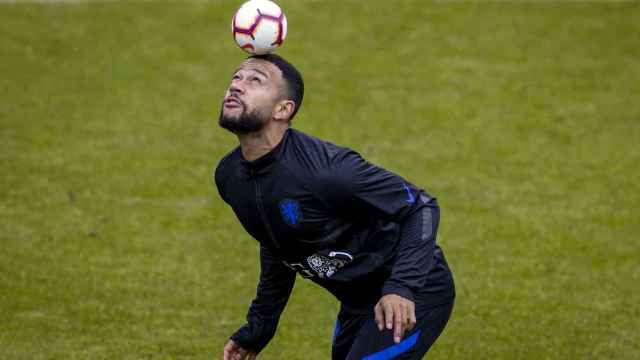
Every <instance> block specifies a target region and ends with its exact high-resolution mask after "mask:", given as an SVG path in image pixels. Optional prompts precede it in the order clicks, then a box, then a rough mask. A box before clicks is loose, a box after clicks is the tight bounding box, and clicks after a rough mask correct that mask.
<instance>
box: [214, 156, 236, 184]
mask: <svg viewBox="0 0 640 360" xmlns="http://www.w3.org/2000/svg"><path fill="white" fill-rule="evenodd" d="M239 161H240V147H239V146H238V147H236V148H234V149H233V150H231V151H230V152H229V153H227V154H226V155H225V156H223V157H222V159H220V161H219V162H218V165H217V166H216V168H215V170H214V174H213V176H214V179H215V181H216V185H217V186H218V189H219V190H220V189H221V186H222V184H223V180H224V179H225V178H228V175H229V174H230V172H231V171H233V169H234V168H237V167H236V166H235V165H237V164H238V163H239Z"/></svg>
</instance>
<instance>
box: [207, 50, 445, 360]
mask: <svg viewBox="0 0 640 360" xmlns="http://www.w3.org/2000/svg"><path fill="white" fill-rule="evenodd" d="M303 94H304V84H303V81H302V77H301V76H300V73H299V72H298V71H297V70H296V69H295V68H294V67H293V66H292V65H291V64H290V63H288V62H287V61H286V60H284V59H283V58H281V57H279V56H277V55H275V54H269V55H262V56H251V57H249V58H248V59H247V60H245V61H244V62H243V63H242V64H241V65H240V67H239V68H238V70H237V71H236V72H235V74H234V75H233V78H232V80H231V85H230V86H229V88H228V90H227V92H226V94H225V97H224V101H223V104H222V109H221V111H220V118H219V124H220V126H221V127H223V128H225V129H227V130H229V131H231V132H232V133H234V134H235V135H237V137H238V139H239V142H240V146H239V147H237V148H236V149H234V150H233V151H231V152H230V153H229V154H228V155H226V156H225V157H224V158H223V159H222V160H221V161H220V163H219V164H218V167H217V168H216V172H215V180H216V185H217V187H218V191H219V193H220V196H221V197H222V199H223V200H224V201H225V202H226V203H227V204H229V205H230V206H231V208H232V209H233V211H234V212H235V214H236V216H237V217H238V219H239V220H240V222H241V223H242V225H243V227H244V228H245V229H246V230H247V232H249V234H251V235H252V236H253V237H254V238H255V239H256V240H258V242H259V244H260V265H261V271H260V280H259V283H258V288H257V294H256V297H255V299H254V300H253V302H252V303H251V306H250V307H249V311H248V315H247V324H246V325H244V326H242V327H241V328H240V329H239V330H238V331H237V332H236V333H235V334H233V335H232V336H231V339H230V340H229V342H228V343H227V344H226V346H225V348H224V360H232V359H233V360H236V359H255V358H256V356H257V354H258V353H259V352H260V351H261V350H262V349H263V348H264V347H265V346H266V345H267V343H268V342H269V341H270V340H271V338H272V337H273V336H274V334H275V332H276V326H277V323H278V320H279V317H280V314H281V313H282V311H283V309H284V307H285V305H286V303H287V301H288V299H289V295H290V293H291V290H292V288H293V285H294V281H295V278H296V273H297V274H299V275H301V276H302V277H305V278H309V279H310V280H312V281H314V282H315V283H317V284H319V285H320V286H322V287H324V288H326V289H327V290H328V291H330V292H331V293H332V294H333V295H335V297H336V298H337V299H338V300H340V302H341V308H340V312H339V314H338V319H337V322H336V328H335V331H334V341H333V348H332V358H333V359H334V360H335V359H348V360H354V359H367V360H374V359H392V358H393V359H421V358H422V357H423V356H424V354H425V353H426V352H427V350H428V349H429V347H430V346H431V345H432V344H433V342H434V341H435V340H436V338H437V337H438V336H439V335H440V333H441V332H442V330H443V329H444V327H445V324H446V323H447V321H448V319H449V316H450V314H451V310H452V308H453V301H454V296H455V292H454V286H453V278H452V275H451V272H450V270H449V268H448V265H447V262H446V261H445V258H444V255H443V253H442V250H441V249H440V248H439V247H438V246H437V245H436V240H435V238H436V231H437V228H438V222H439V208H438V205H437V203H436V200H435V198H433V197H431V196H430V195H429V194H427V193H426V192H424V191H423V190H421V189H419V188H417V187H415V186H414V185H412V184H411V183H409V182H408V181H405V180H404V179H402V178H401V177H399V176H398V175H395V174H393V173H391V172H389V171H386V170H384V169H382V168H380V167H377V166H375V165H372V164H370V163H368V162H366V161H365V160H363V159H362V157H360V155H359V154H357V153H356V152H354V151H353V150H350V149H348V148H343V147H338V146H336V145H333V144H331V143H328V142H325V141H322V140H320V139H317V138H314V137H311V136H309V135H306V134H304V133H302V132H300V131H297V130H294V129H292V128H291V127H290V124H291V120H292V119H293V117H294V116H295V114H296V112H297V111H298V109H299V108H300V105H301V103H302V98H303Z"/></svg>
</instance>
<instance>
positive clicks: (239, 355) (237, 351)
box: [223, 340, 258, 360]
mask: <svg viewBox="0 0 640 360" xmlns="http://www.w3.org/2000/svg"><path fill="white" fill-rule="evenodd" d="M256 356H258V354H256V353H254V352H252V351H249V350H247V349H243V348H242V347H240V345H238V344H236V342H235V341H233V340H229V342H228V343H227V345H225V346H224V358H223V359H224V360H255V359H256Z"/></svg>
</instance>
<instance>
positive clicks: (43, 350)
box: [0, 0, 640, 360]
mask: <svg viewBox="0 0 640 360" xmlns="http://www.w3.org/2000/svg"><path fill="white" fill-rule="evenodd" d="M240 3H241V1H209V2H204V1H171V2H124V1H113V2H81V1H80V2H63V3H58V2H46V1H43V2H42V3H23V2H19V1H18V2H15V3H6V2H5V3H0V95H1V96H0V143H1V147H0V150H1V151H0V172H1V175H0V176H1V177H0V179H1V180H0V181H1V182H0V185H1V187H0V246H1V250H0V359H216V358H221V355H220V354H221V350H222V347H223V344H224V343H225V341H226V339H227V337H228V336H229V335H230V334H231V333H232V332H233V331H235V330H236V329H237V327H238V326H240V325H241V324H242V323H243V320H244V315H245V312H246V308H247V306H248V303H249V302H250V300H251V298H252V296H253V294H254V291H255V282H256V279H257V272H258V267H257V246H256V243H255V241H253V240H252V239H251V238H250V237H249V236H248V235H247V234H246V233H245V232H244V231H243V230H242V229H241V227H240V225H239V223H238V222H237V220H236V219H235V218H234V216H233V213H232V211H231V210H230V209H229V208H228V207H226V206H225V204H224V203H223V202H222V201H221V200H220V199H219V197H218V195H217V192H216V189H215V185H214V184H213V179H212V169H213V168H214V167H215V165H216V164H217V161H218V160H219V159H220V158H221V157H222V155H223V154H225V153H226V152H227V151H228V150H229V149H231V148H232V147H234V146H235V145H236V139H235V138H234V137H232V136H230V135H228V134H227V133H225V132H224V131H222V130H220V129H218V128H217V124H216V119H217V114H218V111H219V106H220V102H221V99H222V95H223V92H224V89H225V88H226V86H227V85H228V82H229V80H230V76H231V72H232V71H233V70H234V69H235V67H236V66H237V65H238V64H239V62H240V61H241V60H242V59H243V55H242V53H241V52H240V50H238V49H237V48H236V47H235V44H233V41H232V39H231V36H230V34H229V22H230V17H231V14H232V13H233V11H234V9H235V8H237V7H238V6H239V4H240ZM281 4H282V5H283V7H284V9H285V11H286V12H287V16H288V19H289V31H290V32H289V36H288V39H287V42H286V43H285V46H284V48H283V49H282V50H281V51H280V53H281V54H282V55H283V56H285V57H287V58H288V59H290V60H291V61H292V62H293V63H294V64H296V65H297V66H298V67H299V68H300V69H301V71H302V72H303V74H304V76H305V79H306V85H307V94H306V99H305V104H304V106H303V107H302V110H301V112H300V114H299V115H298V117H297V118H296V120H295V123H294V126H295V127H296V128H298V129H301V130H303V131H306V132H309V133H312V134H315V135H317V136H320V137H322V138H325V139H328V140H331V141H333V142H336V143H339V144H342V145H347V146H351V147H353V148H355V149H356V150H358V151H360V152H361V153H362V154H363V155H365V156H366V157H367V158H368V159H369V160H371V161H372V162H375V163H377V164H380V165H382V166H384V167H386V168H389V169H391V170H394V171H396V172H398V173H400V174H402V175H403V176H405V177H406V178H408V179H409V180H410V181H412V182H414V183H416V184H419V185H420V186H423V187H424V188H426V189H427V190H428V191H429V192H430V193H432V194H434V195H436V196H437V197H438V198H439V201H440V203H441V206H442V223H441V228H440V233H439V235H440V237H439V242H440V244H441V245H442V247H443V248H444V249H445V251H446V254H447V257H448V259H449V262H450V264H451V266H452V268H453V270H454V272H455V277H456V281H457V289H458V299H457V304H456V306H457V307H456V309H455V311H454V314H453V317H452V320H451V321H450V323H449V325H448V328H447V329H446V331H445V333H444V335H443V336H442V338H441V339H440V340H439V342H438V343H437V344H436V346H435V347H434V348H433V349H432V351H431V352H430V356H429V358H431V359H464V360H466V359H532V360H541V359H638V358H640V336H639V335H638V330H639V329H640V261H639V256H640V242H639V241H638V235H639V234H640V221H639V220H638V209H639V208H640V185H639V181H640V145H639V144H640V2H613V3H604V2H597V3H595V2H594V3H584V2H541V3H536V2H491V3H475V2H474V3H465V2H426V1H400V0H397V1H390V0H388V1H374V0H367V1H348V0H335V1H315V0H306V1H301V0H287V1H285V0H282V1H281ZM337 308H338V304H337V303H336V302H335V300H334V299H333V298H331V297H330V296H329V295H328V294H326V293H324V292H323V291H322V290H321V289H319V288H318V287H316V286H315V285H312V284H311V283H310V282H307V281H303V280H302V279H299V280H298V283H297V285H296V289H295V292H294V295H293V297H292V299H291V301H290V303H289V306H288V307H287V310H286V311H285V313H284V315H283V319H282V321H281V324H280V327H279V330H278V334H277V336H276V338H275V339H274V340H273V341H272V343H271V344H270V345H269V346H268V347H267V349H265V351H264V352H263V353H262V354H261V356H260V358H261V359H328V358H329V354H330V341H331V335H332V330H333V324H334V319H335V314H336V311H337Z"/></svg>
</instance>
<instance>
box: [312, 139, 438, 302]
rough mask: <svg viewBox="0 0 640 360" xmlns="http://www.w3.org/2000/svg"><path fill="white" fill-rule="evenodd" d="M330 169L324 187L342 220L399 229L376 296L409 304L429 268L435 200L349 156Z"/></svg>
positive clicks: (355, 155)
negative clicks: (378, 221)
mask: <svg viewBox="0 0 640 360" xmlns="http://www.w3.org/2000/svg"><path fill="white" fill-rule="evenodd" d="M332 165H333V166H332V171H331V174H330V179H328V182H329V183H328V184H326V186H325V188H326V189H328V190H327V199H328V202H329V204H330V206H332V207H334V208H336V209H340V211H341V212H342V213H343V214H347V216H357V217H360V218H363V217H376V218H383V219H386V220H389V221H393V222H397V223H399V224H400V229H401V230H400V237H399V240H398V247H397V255H396V260H395V262H394V264H393V267H392V273H391V276H390V278H389V279H388V280H387V281H386V282H385V284H384V286H383V289H382V291H383V294H385V295H386V294H391V293H393V294H398V295H400V296H402V297H404V298H407V299H410V300H413V291H414V290H415V289H418V288H420V287H422V286H423V285H424V283H425V281H426V277H427V273H428V271H429V269H430V268H431V267H432V265H433V252H434V250H435V235H436V229H437V226H438V219H439V212H438V205H437V203H436V200H435V198H432V197H430V196H429V195H428V194H427V193H426V192H424V191H423V190H421V189H419V188H417V187H416V186H414V185H413V184H411V183H409V182H408V181H406V180H404V179H403V178H402V177H400V176H398V175H396V174H394V173H392V172H390V171H388V170H385V169H383V168H381V167H378V166H376V165H373V164H371V163H369V162H367V161H365V160H364V159H363V158H362V157H361V156H360V155H359V154H358V153H356V152H354V151H346V152H343V153H342V154H340V155H338V156H337V157H336V158H335V159H334V162H333V164H332ZM434 209H435V210H434ZM434 221H435V222H434Z"/></svg>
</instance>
